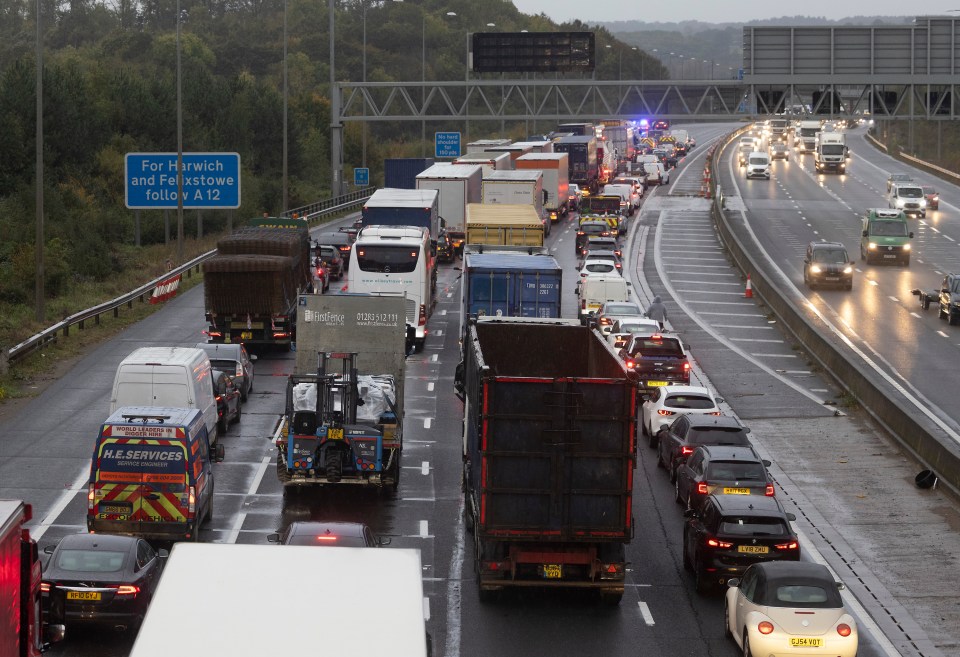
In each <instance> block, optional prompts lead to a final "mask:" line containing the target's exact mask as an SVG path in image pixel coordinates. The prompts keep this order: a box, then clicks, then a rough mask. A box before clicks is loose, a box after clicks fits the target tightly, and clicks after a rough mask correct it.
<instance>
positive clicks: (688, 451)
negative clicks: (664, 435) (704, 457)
mask: <svg viewBox="0 0 960 657" xmlns="http://www.w3.org/2000/svg"><path fill="white" fill-rule="evenodd" d="M691 454H693V448H692V447H689V446H684V447H681V448H680V455H681V456H690V455H691Z"/></svg>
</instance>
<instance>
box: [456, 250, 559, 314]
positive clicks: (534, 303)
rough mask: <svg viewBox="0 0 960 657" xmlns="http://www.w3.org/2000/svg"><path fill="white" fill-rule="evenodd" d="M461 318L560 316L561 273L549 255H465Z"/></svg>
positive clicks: (554, 260)
mask: <svg viewBox="0 0 960 657" xmlns="http://www.w3.org/2000/svg"><path fill="white" fill-rule="evenodd" d="M464 272H465V273H466V275H465V276H464V286H465V287H464V293H463V305H464V308H463V317H467V316H472V317H478V316H484V315H486V316H491V315H493V316H506V317H554V318H555V317H560V299H561V298H562V297H561V280H562V278H563V273H562V271H561V269H560V265H559V264H557V261H556V259H555V258H554V257H553V256H549V255H527V254H519V253H467V254H466V255H465V256H464Z"/></svg>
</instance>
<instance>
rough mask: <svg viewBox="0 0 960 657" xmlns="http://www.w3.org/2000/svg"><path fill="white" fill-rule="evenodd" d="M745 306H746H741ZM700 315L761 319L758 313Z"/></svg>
mask: <svg viewBox="0 0 960 657" xmlns="http://www.w3.org/2000/svg"><path fill="white" fill-rule="evenodd" d="M743 305H747V304H743ZM699 314H700V315H719V316H720V317H763V315H761V314H759V313H706V312H704V313H699Z"/></svg>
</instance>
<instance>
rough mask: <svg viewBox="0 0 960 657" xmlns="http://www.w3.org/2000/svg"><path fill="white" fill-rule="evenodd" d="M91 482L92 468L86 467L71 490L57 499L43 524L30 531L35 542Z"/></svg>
mask: <svg viewBox="0 0 960 657" xmlns="http://www.w3.org/2000/svg"><path fill="white" fill-rule="evenodd" d="M89 482H90V468H89V467H86V468H84V469H83V470H81V471H80V474H79V475H78V476H77V478H76V479H74V481H73V484H72V485H71V486H70V488H68V489H67V490H65V491H63V492H62V493H60V497H58V498H57V501H56V503H54V505H53V506H52V507H51V508H50V511H48V512H47V515H46V516H45V517H44V519H43V522H41V523H40V524H39V525H37V527H36V528H35V529H31V530H30V535H31V536H32V537H33V540H35V541H39V540H40V537H41V536H43V535H44V534H45V533H46V531H47V530H48V529H50V525H52V524H54V523H55V522H56V520H57V517H58V516H59V515H60V514H61V513H63V510H64V509H66V508H67V505H68V504H70V502H72V501H73V498H74V497H76V495H77V493H79V492H80V491H81V490H83V489H84V488H86V487H87V484H88V483H89Z"/></svg>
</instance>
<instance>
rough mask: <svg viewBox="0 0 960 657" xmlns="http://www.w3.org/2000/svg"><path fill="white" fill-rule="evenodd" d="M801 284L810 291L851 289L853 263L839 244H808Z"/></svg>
mask: <svg viewBox="0 0 960 657" xmlns="http://www.w3.org/2000/svg"><path fill="white" fill-rule="evenodd" d="M803 282H804V283H805V284H806V285H807V287H809V288H810V289H811V290H813V289H816V288H817V287H818V286H824V287H826V286H828V285H830V286H835V287H842V288H844V289H846V290H852V289H853V262H851V261H850V256H849V255H848V254H847V248H846V247H845V246H844V245H843V244H841V243H839V242H810V244H808V245H807V254H806V256H804V258H803Z"/></svg>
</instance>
